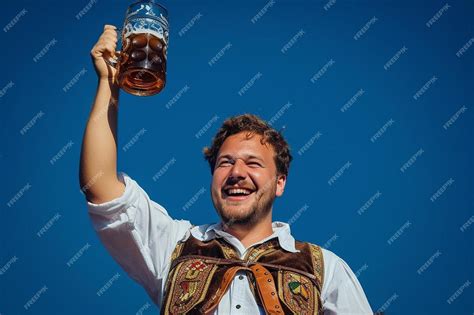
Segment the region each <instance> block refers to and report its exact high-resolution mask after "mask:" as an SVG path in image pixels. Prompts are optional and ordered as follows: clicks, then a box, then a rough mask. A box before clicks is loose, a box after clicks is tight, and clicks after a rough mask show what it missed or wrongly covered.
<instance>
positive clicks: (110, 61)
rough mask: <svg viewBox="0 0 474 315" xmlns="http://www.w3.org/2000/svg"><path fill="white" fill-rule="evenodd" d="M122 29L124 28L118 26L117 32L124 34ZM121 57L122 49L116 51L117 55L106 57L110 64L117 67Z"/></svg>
mask: <svg viewBox="0 0 474 315" xmlns="http://www.w3.org/2000/svg"><path fill="white" fill-rule="evenodd" d="M122 30H123V28H116V29H115V31H116V32H117V34H122ZM121 59H122V51H120V50H117V51H115V57H114V58H104V60H105V62H106V63H107V64H108V65H109V66H111V67H113V68H115V69H117V64H118V63H119V62H120V60H121Z"/></svg>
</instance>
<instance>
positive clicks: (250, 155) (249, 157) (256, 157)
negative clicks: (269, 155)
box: [216, 154, 263, 162]
mask: <svg viewBox="0 0 474 315" xmlns="http://www.w3.org/2000/svg"><path fill="white" fill-rule="evenodd" d="M244 157H245V158H246V159H249V160H250V159H256V160H259V161H261V162H263V159H262V158H260V157H258V156H256V155H252V154H245V155H244ZM225 158H227V159H232V160H233V159H234V157H233V156H232V155H230V154H224V155H221V156H218V157H217V159H216V162H217V161H219V160H220V159H225Z"/></svg>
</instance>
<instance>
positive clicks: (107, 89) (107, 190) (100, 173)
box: [79, 25, 125, 203]
mask: <svg viewBox="0 0 474 315" xmlns="http://www.w3.org/2000/svg"><path fill="white" fill-rule="evenodd" d="M116 45H117V32H116V28H115V26H113V25H105V26H104V31H103V33H102V34H101V36H100V37H99V40H98V41H97V43H96V44H95V45H94V47H93V48H92V50H91V53H90V54H91V57H92V62H93V64H94V68H95V71H96V73H97V78H98V83H97V91H96V96H95V99H94V104H93V105H92V109H91V112H90V115H89V119H88V121H87V126H86V130H85V132H84V136H83V141H82V149H81V158H80V165H79V181H80V185H81V190H82V191H83V192H84V194H85V195H86V197H87V199H88V200H89V201H91V202H93V203H103V202H106V201H109V200H112V199H114V198H117V197H119V196H120V195H122V194H123V192H124V189H125V185H124V184H123V183H122V182H121V181H120V180H118V178H117V115H118V105H119V103H118V98H119V88H118V86H117V85H116V84H115V81H114V77H115V72H116V70H115V69H114V68H113V67H111V66H109V65H108V64H107V63H106V62H105V60H104V58H109V57H110V56H113V55H114V54H115V48H116Z"/></svg>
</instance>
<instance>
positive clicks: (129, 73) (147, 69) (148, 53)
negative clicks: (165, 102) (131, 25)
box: [118, 32, 166, 96]
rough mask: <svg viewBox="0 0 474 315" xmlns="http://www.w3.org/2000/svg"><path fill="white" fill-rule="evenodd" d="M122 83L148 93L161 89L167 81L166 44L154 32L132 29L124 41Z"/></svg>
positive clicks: (136, 91) (120, 79)
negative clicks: (139, 31) (136, 31)
mask: <svg viewBox="0 0 474 315" xmlns="http://www.w3.org/2000/svg"><path fill="white" fill-rule="evenodd" d="M119 69H120V71H119V76H118V82H119V85H120V86H121V87H122V88H123V89H124V90H125V91H127V92H129V93H132V94H135V95H140V96H146V95H153V94H156V93H159V92H160V91H161V90H162V89H163V88H164V86H165V83H166V44H165V43H164V42H163V41H162V40H161V39H160V38H158V37H157V36H155V35H154V34H153V33H152V32H147V33H133V34H130V35H129V36H128V37H126V38H125V40H124V41H123V48H122V58H121V60H120V62H119Z"/></svg>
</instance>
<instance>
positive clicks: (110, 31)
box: [102, 30, 117, 36]
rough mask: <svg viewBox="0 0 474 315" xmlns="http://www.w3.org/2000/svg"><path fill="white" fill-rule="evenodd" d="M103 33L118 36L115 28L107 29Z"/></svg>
mask: <svg viewBox="0 0 474 315" xmlns="http://www.w3.org/2000/svg"><path fill="white" fill-rule="evenodd" d="M102 35H112V36H117V31H114V30H105V31H104V32H103V33H102Z"/></svg>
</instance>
